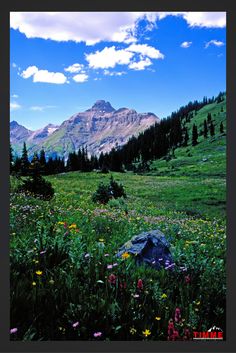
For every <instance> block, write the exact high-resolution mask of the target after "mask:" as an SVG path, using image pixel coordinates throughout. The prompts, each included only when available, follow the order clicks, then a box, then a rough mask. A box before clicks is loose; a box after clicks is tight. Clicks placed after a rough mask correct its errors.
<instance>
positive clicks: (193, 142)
mask: <svg viewBox="0 0 236 353" xmlns="http://www.w3.org/2000/svg"><path fill="white" fill-rule="evenodd" d="M197 139H198V132H197V126H196V125H195V124H193V129H192V146H196V145H197V143H198V141H197Z"/></svg>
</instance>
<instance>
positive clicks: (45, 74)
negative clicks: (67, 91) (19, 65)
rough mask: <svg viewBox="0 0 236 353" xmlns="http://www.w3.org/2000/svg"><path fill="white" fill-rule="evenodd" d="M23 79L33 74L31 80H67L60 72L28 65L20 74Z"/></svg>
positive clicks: (58, 82) (58, 81)
mask: <svg viewBox="0 0 236 353" xmlns="http://www.w3.org/2000/svg"><path fill="white" fill-rule="evenodd" d="M20 76H21V77H23V78H24V79H27V78H29V77H31V76H33V82H45V83H55V84H63V83H66V82H67V78H66V76H65V75H64V74H62V73H61V72H49V71H48V70H39V69H38V68H37V66H29V67H28V68H27V69H26V70H24V71H23V72H22V73H21V75H20Z"/></svg>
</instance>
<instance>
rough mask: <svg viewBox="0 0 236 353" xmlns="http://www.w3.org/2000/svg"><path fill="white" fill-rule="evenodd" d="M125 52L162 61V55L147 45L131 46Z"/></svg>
mask: <svg viewBox="0 0 236 353" xmlns="http://www.w3.org/2000/svg"><path fill="white" fill-rule="evenodd" d="M126 50H127V51H131V52H134V53H140V54H142V55H144V56H148V57H149V58H151V59H164V55H163V54H162V53H161V52H160V51H159V50H158V49H156V48H154V47H151V46H149V45H147V44H131V45H130V46H129V47H128V48H127V49H126Z"/></svg>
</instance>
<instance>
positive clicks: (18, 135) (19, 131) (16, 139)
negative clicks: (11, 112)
mask: <svg viewBox="0 0 236 353" xmlns="http://www.w3.org/2000/svg"><path fill="white" fill-rule="evenodd" d="M32 132H33V131H31V130H28V129H26V128H25V127H24V126H22V125H19V124H18V123H17V122H16V121H11V122H10V141H11V144H12V145H14V144H18V143H21V142H22V144H23V142H24V141H27V139H28V138H29V137H30V135H31V134H32Z"/></svg>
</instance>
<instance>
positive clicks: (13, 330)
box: [10, 327, 18, 333]
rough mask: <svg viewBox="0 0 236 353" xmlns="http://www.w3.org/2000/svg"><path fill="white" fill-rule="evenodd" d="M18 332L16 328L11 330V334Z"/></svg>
mask: <svg viewBox="0 0 236 353" xmlns="http://www.w3.org/2000/svg"><path fill="white" fill-rule="evenodd" d="M17 331H18V328H16V327H14V328H11V329H10V333H16V332H17Z"/></svg>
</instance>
